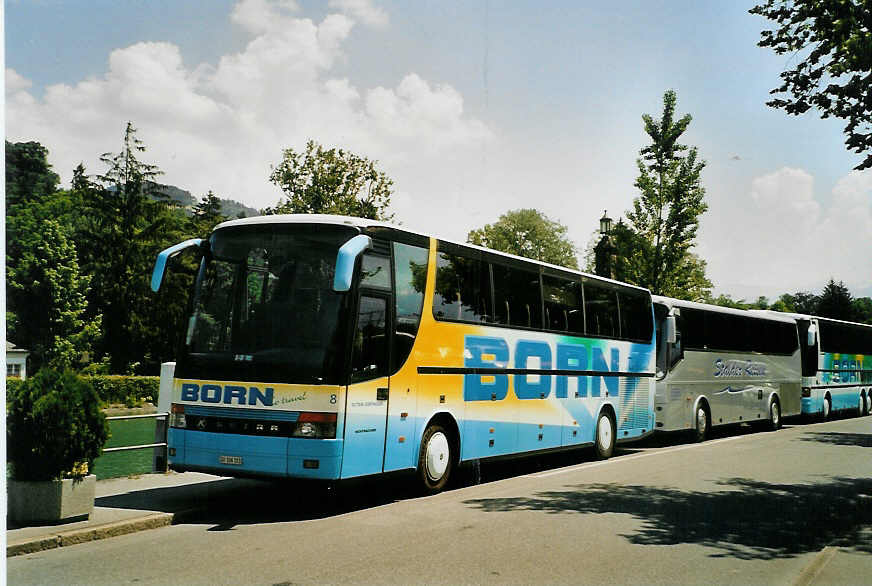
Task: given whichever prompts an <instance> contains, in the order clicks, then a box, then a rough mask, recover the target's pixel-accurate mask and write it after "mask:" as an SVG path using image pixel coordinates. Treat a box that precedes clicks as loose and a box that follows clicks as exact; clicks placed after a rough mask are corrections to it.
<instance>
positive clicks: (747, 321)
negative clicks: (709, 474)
mask: <svg viewBox="0 0 872 586" xmlns="http://www.w3.org/2000/svg"><path fill="white" fill-rule="evenodd" d="M653 300H654V315H655V318H656V323H657V390H656V394H655V399H654V416H655V420H656V424H655V425H656V427H655V429H656V430H657V431H679V430H691V431H693V433H694V434H695V436H696V439H697V440H698V441H702V440H704V439H705V437H706V435H707V434H708V432H709V430H711V428H712V427H713V426H717V425H728V424H737V423H754V422H761V423H766V424H768V426H769V427H770V428H771V429H778V428H779V427H781V418H782V417H783V416H790V415H798V414H799V413H800V411H801V408H802V405H801V392H802V391H801V386H802V385H801V383H802V356H801V352H800V347H799V337H798V331H797V325H796V320H795V319H793V318H791V317H789V316H779V315H761V314H758V313H752V312H748V311H743V310H739V309H730V308H726V307H718V306H715V305H706V304H703V303H694V302H691V301H680V300H678V299H670V298H668V297H660V296H654V298H653Z"/></svg>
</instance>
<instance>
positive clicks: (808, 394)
mask: <svg viewBox="0 0 872 586" xmlns="http://www.w3.org/2000/svg"><path fill="white" fill-rule="evenodd" d="M802 396H803V397H806V398H808V397H811V389H810V388H809V387H802Z"/></svg>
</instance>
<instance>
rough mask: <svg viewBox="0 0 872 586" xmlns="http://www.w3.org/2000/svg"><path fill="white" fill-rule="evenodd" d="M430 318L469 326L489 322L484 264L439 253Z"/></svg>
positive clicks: (491, 317) (487, 271) (487, 272)
mask: <svg viewBox="0 0 872 586" xmlns="http://www.w3.org/2000/svg"><path fill="white" fill-rule="evenodd" d="M433 315H434V316H435V317H436V318H437V319H451V320H459V321H467V322H473V323H487V322H489V321H492V319H493V312H492V311H491V291H490V272H489V270H488V265H487V263H484V262H482V261H481V260H479V259H476V258H469V257H464V256H459V255H455V254H449V253H447V252H439V254H438V256H437V261H436V291H435V294H434V295H433Z"/></svg>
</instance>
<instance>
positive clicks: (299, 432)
mask: <svg viewBox="0 0 872 586" xmlns="http://www.w3.org/2000/svg"><path fill="white" fill-rule="evenodd" d="M291 437H304V438H318V439H323V438H335V437H336V413H311V412H306V413H300V417H299V418H298V419H297V423H296V425H294V431H293V433H292V434H291Z"/></svg>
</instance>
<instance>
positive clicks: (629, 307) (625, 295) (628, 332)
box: [618, 289, 654, 342]
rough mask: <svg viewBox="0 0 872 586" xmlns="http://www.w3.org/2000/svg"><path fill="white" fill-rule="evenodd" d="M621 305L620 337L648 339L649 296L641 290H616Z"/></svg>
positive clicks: (650, 330)
mask: <svg viewBox="0 0 872 586" xmlns="http://www.w3.org/2000/svg"><path fill="white" fill-rule="evenodd" d="M618 302H619V303H620V307H621V337H622V338H624V339H627V340H639V341H645V342H647V341H650V340H651V334H652V328H653V327H654V326H653V324H652V322H651V319H652V318H651V297H650V296H649V295H648V294H647V293H645V292H643V291H634V290H631V289H626V290H619V291H618Z"/></svg>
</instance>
